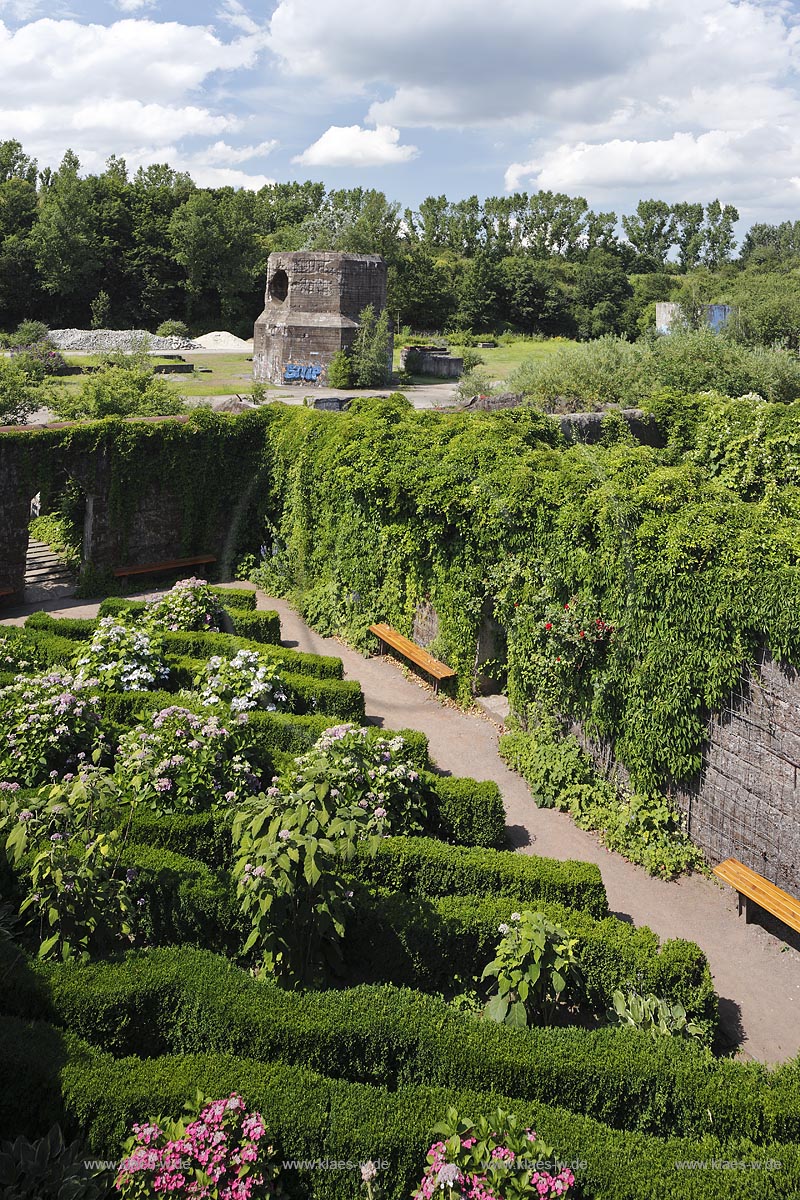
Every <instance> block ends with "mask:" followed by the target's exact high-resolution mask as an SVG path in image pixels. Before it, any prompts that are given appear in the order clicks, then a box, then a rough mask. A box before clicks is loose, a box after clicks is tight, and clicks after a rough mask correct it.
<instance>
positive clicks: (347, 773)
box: [286, 724, 428, 836]
mask: <svg viewBox="0 0 800 1200" xmlns="http://www.w3.org/2000/svg"><path fill="white" fill-rule="evenodd" d="M404 749H405V742H404V740H403V738H402V737H401V736H400V735H397V736H396V737H393V738H384V737H379V736H377V737H376V736H375V733H374V731H372V730H369V729H366V728H361V729H359V728H358V727H357V726H356V725H351V724H345V725H336V726H333V727H332V728H331V729H326V730H325V732H324V733H323V734H322V736H321V737H320V738H318V740H317V741H316V743H315V744H314V746H313V747H312V749H311V750H309V752H308V753H307V754H303V755H301V756H300V757H298V758H296V759H295V761H294V765H293V766H292V767H291V768H290V770H289V772H288V775H287V778H286V789H287V790H288V791H294V790H296V789H297V788H300V787H302V786H303V784H306V783H313V784H315V785H316V784H323V785H326V786H327V787H328V788H329V789H330V792H329V795H330V799H331V801H332V802H334V803H335V806H336V809H337V811H338V812H339V813H342V812H343V811H345V810H347V809H351V808H358V809H360V810H361V813H362V814H363V818H364V825H363V835H364V836H366V835H367V834H368V833H375V834H378V835H386V834H389V833H394V834H398V833H401V834H413V833H421V832H422V831H423V829H424V827H425V822H426V818H427V816H428V805H427V800H426V797H425V788H424V784H423V781H422V778H421V776H420V773H419V771H418V770H417V769H416V767H415V764H414V762H413V761H409V760H408V758H407V756H406V755H405V754H404Z"/></svg>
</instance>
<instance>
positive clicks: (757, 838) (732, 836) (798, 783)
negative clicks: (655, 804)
mask: <svg viewBox="0 0 800 1200" xmlns="http://www.w3.org/2000/svg"><path fill="white" fill-rule="evenodd" d="M799 773H800V679H798V675H797V672H796V671H795V670H794V669H793V668H791V667H787V666H786V665H785V664H781V663H777V662H775V661H774V660H773V659H772V658H770V656H769V655H768V654H767V653H766V652H762V653H761V654H760V655H759V656H758V660H757V662H756V664H755V666H754V667H753V669H752V670H746V671H744V672H743V674H742V679H741V682H740V684H739V686H738V687H737V688H736V689H735V690H734V692H733V694H732V695H731V696H730V698H729V700H728V702H727V703H726V705H725V706H724V708H723V709H722V710H721V711H720V712H719V713H715V714H714V716H713V717H712V718H711V720H710V722H709V740H708V743H707V745H706V748H705V751H704V754H703V770H702V773H701V776H700V779H699V780H697V782H696V784H695V785H694V786H693V787H690V788H686V789H683V790H681V791H678V792H677V793H676V797H675V798H676V799H677V801H678V803H679V805H680V807H681V808H682V809H683V811H684V812H685V814H686V819H687V826H688V829H689V832H690V834H691V836H692V837H693V838H694V840H695V841H696V842H697V843H698V844H699V845H700V846H702V848H703V849H704V850H705V851H706V853H707V854H708V856H709V858H710V860H711V861H712V862H714V863H716V862H721V861H722V859H725V858H731V857H732V858H738V859H739V860H740V861H741V862H743V863H745V865H746V866H748V867H752V869H753V870H754V871H758V873H759V874H760V875H764V876H765V877H766V878H767V879H770V880H771V881H772V882H773V883H776V884H777V885H778V887H782V888H784V889H785V890H786V891H788V892H793V893H797V890H798V887H800V777H799Z"/></svg>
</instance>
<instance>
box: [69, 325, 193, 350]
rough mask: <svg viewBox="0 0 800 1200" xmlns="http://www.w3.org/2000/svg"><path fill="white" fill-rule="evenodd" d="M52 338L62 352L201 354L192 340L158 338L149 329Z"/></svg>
mask: <svg viewBox="0 0 800 1200" xmlns="http://www.w3.org/2000/svg"><path fill="white" fill-rule="evenodd" d="M48 337H49V338H50V341H51V342H52V343H53V345H54V346H55V347H56V348H57V349H58V350H82V351H85V352H88V353H89V354H101V353H103V352H105V351H109V350H122V351H126V352H129V351H131V350H139V349H142V348H146V349H147V350H148V351H149V352H150V353H152V352H154V351H159V350H200V349H202V347H201V346H199V345H198V343H197V342H193V341H191V340H190V339H189V338H181V337H157V336H156V335H155V334H154V333H148V332H147V330H146V329H51V330H50V332H49V334H48Z"/></svg>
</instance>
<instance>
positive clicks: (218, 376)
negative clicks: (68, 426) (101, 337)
mask: <svg viewBox="0 0 800 1200" xmlns="http://www.w3.org/2000/svg"><path fill="white" fill-rule="evenodd" d="M568 345H570V343H569V342H568V341H567V340H566V339H565V338H553V339H551V340H549V341H538V340H534V339H532V338H520V339H519V341H516V342H512V343H511V344H510V345H499V346H496V347H494V348H491V349H481V350H478V351H477V353H478V354H480V356H481V358H482V359H483V360H484V364H485V366H484V369H485V370H486V371H487V372H488V374H489V375H490V376H491V377H492V379H500V380H503V379H507V378H508V376H509V375H510V374H511V372H512V371H514V370H515V369H516V368H517V367H518V366H519V365H520V363H521V362H524V360H525V359H528V358H546V357H549V356H550V355H551V354H553V353H555V352H556V351H557V350H558V349H559V348H560V347H562V346H568ZM450 351H451V353H452V354H456V355H457V354H459V353H460V347H458V346H457V345H456V344H455V343H453V344H452V345H451V347H450ZM181 357H182V358H183V359H184V361H185V362H187V363H191V364H192V366H193V367H194V372H193V374H191V375H174V376H169V375H167V376H165V378H166V379H168V380H169V382H170V383H171V384H172V386H173V387H174V388H175V390H176V392H178V393H179V395H181V396H185V397H187V399H203V397H207V396H233V395H237V394H238V395H246V394H247V393H249V392H250V391H251V389H252V386H253V361H252V354H251V353H249V352H242V351H232V352H231V353H230V354H228V353H219V352H217V353H204V352H203V351H201V350H197V351H190V350H184V351H182V352H181ZM65 358H66V360H67V362H68V363H69V364H70V365H76V366H92V365H96V364H97V363H98V362H99V359H97V358H95V357H90V356H88V355H69V354H67V355H65ZM152 361H153V363H154V364H158V363H164V362H168V361H169V360H168V359H164V358H161V357H159V356H158V355H153V356H152ZM394 368H395V370H399V369H400V351H399V350H395V355H394ZM58 382H59V386H61V387H63V388H66V389H67V390H68V391H70V392H77V391H80V389H81V387H82V386H83V379H82V378H81V376H79V375H73V376H70V377H69V378H67V379H63V380H59V381H58ZM452 382H453V381H452V380H448V379H441V380H439V379H436V378H434V377H433V376H430V375H415V376H412V382H411V384H410V385H409V384H406V386H407V387H408V386H411V387H413V386H414V385H415V384H416V385H419V386H424V387H431V386H432V385H435V384H437V383H441V384H443V385H444V384H448V383H452ZM266 387H267V388H268V389H270V390H272V389H273V387H274V385H272V384H267V385H266Z"/></svg>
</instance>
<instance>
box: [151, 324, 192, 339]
mask: <svg viewBox="0 0 800 1200" xmlns="http://www.w3.org/2000/svg"><path fill="white" fill-rule="evenodd" d="M156 337H175V338H187V339H188V337H189V326H188V325H186V324H185V323H184V322H183V321H176V320H168V321H162V322H161V324H160V325H159V327H158V329H157V330H156Z"/></svg>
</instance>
